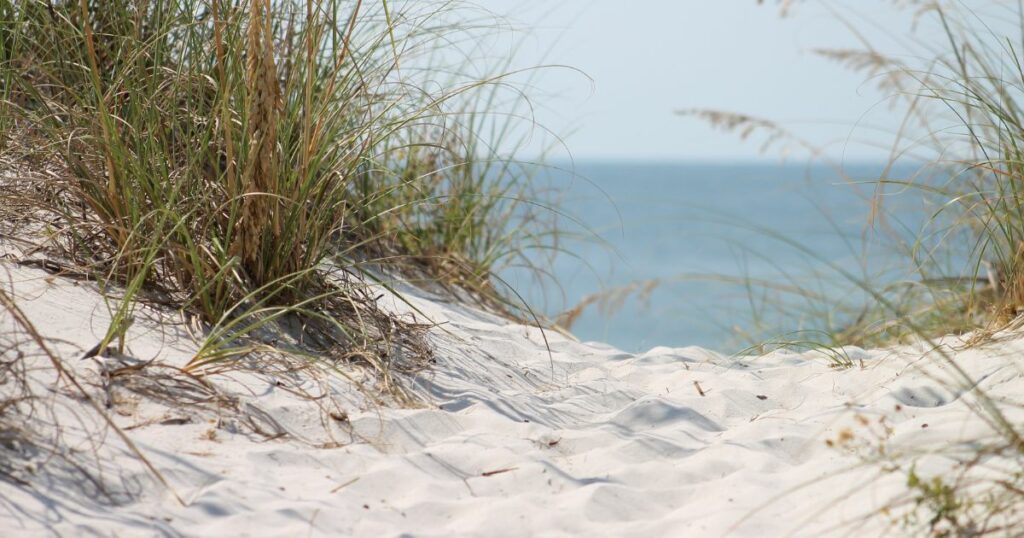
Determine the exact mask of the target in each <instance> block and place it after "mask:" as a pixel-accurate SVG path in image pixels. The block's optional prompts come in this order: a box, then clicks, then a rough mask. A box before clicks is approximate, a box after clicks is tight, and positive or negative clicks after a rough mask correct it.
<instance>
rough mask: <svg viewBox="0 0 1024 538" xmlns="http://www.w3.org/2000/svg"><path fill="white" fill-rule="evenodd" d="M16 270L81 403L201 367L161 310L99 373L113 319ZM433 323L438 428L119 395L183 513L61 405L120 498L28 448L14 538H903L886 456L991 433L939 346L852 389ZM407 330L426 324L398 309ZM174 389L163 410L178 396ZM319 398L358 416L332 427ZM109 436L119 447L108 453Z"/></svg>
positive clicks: (419, 412)
mask: <svg viewBox="0 0 1024 538" xmlns="http://www.w3.org/2000/svg"><path fill="white" fill-rule="evenodd" d="M4 269H6V270H7V271H8V272H9V273H10V278H8V279H6V280H5V286H6V287H7V288H10V289H13V290H14V292H15V294H16V295H17V298H18V301H19V304H20V305H21V307H22V308H23V309H24V310H25V312H26V313H27V314H28V316H29V318H30V319H31V320H32V321H33V322H34V323H35V324H36V325H37V326H38V328H39V329H40V331H41V332H42V333H44V335H45V336H47V337H49V338H50V339H51V342H52V345H53V346H54V348H55V349H57V350H58V351H59V352H60V353H61V354H62V356H63V357H65V358H66V359H67V363H68V364H69V365H71V366H72V367H73V368H74V370H75V371H76V372H77V374H78V375H79V376H80V377H81V378H82V379H83V380H89V381H91V382H94V383H98V384H100V385H102V383H100V381H101V380H102V372H103V371H104V369H105V370H106V371H107V372H108V375H109V372H110V371H111V370H112V369H113V368H116V367H122V366H126V365H132V364H138V363H139V361H147V360H150V359H154V358H156V359H159V361H161V362H164V363H167V364H172V365H175V364H176V365H181V364H183V363H184V362H185V361H187V360H188V358H189V357H190V356H191V354H192V353H193V352H194V349H195V344H194V343H193V340H192V339H191V337H189V336H188V335H187V331H186V330H185V327H184V326H175V325H174V320H175V319H176V318H175V317H174V316H173V315H172V314H171V313H167V312H159V311H153V312H142V313H140V315H139V316H137V321H136V323H135V325H134V326H133V329H132V333H131V339H130V341H129V349H128V351H129V353H127V356H126V357H121V358H108V359H103V360H102V361H93V360H85V361H81V360H77V358H74V357H77V356H78V355H80V354H81V352H82V351H84V350H85V349H88V348H89V347H91V346H92V345H93V344H95V342H96V341H97V340H98V338H99V336H100V335H101V334H102V330H103V329H105V327H106V325H105V324H104V322H105V320H106V319H108V313H107V309H106V307H105V306H104V303H103V301H102V299H101V298H100V296H99V295H98V294H97V293H96V292H95V290H94V289H93V288H92V287H91V285H90V284H87V283H78V284H76V283H72V282H69V281H65V280H62V279H59V278H57V279H54V278H52V277H50V275H48V274H47V273H45V272H43V271H37V270H31V269H24V268H17V267H14V266H4ZM407 291H408V290H407ZM413 302H414V304H415V306H416V308H418V309H419V310H420V311H421V312H422V313H425V314H426V315H428V316H429V317H430V318H431V319H432V320H433V321H435V322H443V325H441V326H440V327H439V328H436V329H434V330H432V332H431V337H430V338H431V340H432V343H433V344H434V346H435V359H436V364H435V365H433V366H432V368H431V369H430V370H429V371H427V372H425V373H423V374H422V375H421V376H419V377H418V378H417V379H416V380H415V381H414V382H413V384H414V385H415V387H416V390H417V391H418V392H419V393H420V394H422V395H424V397H425V399H426V402H428V403H427V404H425V405H424V406H422V407H421V408H414V409H396V408H389V407H379V406H375V405H372V404H371V403H370V402H368V401H367V398H366V397H365V396H364V395H361V394H360V393H359V392H358V391H357V390H355V389H354V388H353V386H352V385H351V384H350V383H349V382H347V381H345V380H344V379H343V378H342V377H340V376H337V375H311V374H310V372H298V373H295V372H288V371H286V370H285V369H284V368H282V369H281V370H280V371H277V372H270V373H265V374H260V375H258V374H254V373H247V372H245V371H240V372H233V373H224V374H218V375H214V376H211V377H210V378H209V381H210V382H211V383H212V385H211V386H210V387H206V386H203V385H201V384H192V385H190V384H189V383H187V382H185V381H180V380H179V381H177V382H176V383H179V384H181V386H179V387H177V388H176V389H175V390H178V392H177V394H179V395H180V394H182V393H188V394H194V396H195V398H194V402H193V405H189V406H186V407H182V406H180V405H174V404H171V403H168V402H163V401H161V400H160V398H159V391H158V390H157V389H156V388H152V387H151V388H150V389H148V392H147V391H146V390H143V389H145V387H142V388H141V389H139V391H142V392H146V393H148V394H151V397H147V398H142V397H138V396H132V394H133V393H131V392H130V391H127V390H125V389H124V387H120V388H117V387H115V389H116V390H114V392H113V394H112V395H111V396H110V397H111V399H112V400H114V401H113V402H112V408H111V410H112V413H111V414H112V416H113V417H115V419H116V421H117V423H118V424H119V425H120V426H121V427H122V428H125V429H126V430H127V433H128V434H129V435H130V437H131V439H133V440H134V442H135V443H137V444H138V446H139V447H140V449H141V450H142V451H143V453H144V454H145V455H146V456H147V457H148V458H149V459H150V461H151V462H152V463H153V464H154V465H155V466H156V467H157V468H158V469H159V470H160V471H161V473H162V474H163V475H164V476H165V477H166V479H167V480H168V482H169V484H170V486H171V489H173V491H174V492H176V493H177V494H178V495H179V496H180V497H181V499H182V501H183V502H184V505H183V504H181V503H179V502H178V501H176V500H175V498H174V495H173V494H172V493H171V492H170V491H169V490H168V489H167V488H165V487H164V486H162V485H160V484H159V483H158V482H157V481H156V480H155V479H154V478H153V477H152V475H151V474H150V473H148V472H147V471H146V469H145V468H144V467H143V466H142V465H141V464H140V463H139V461H138V460H137V458H135V457H134V456H133V455H132V454H131V452H130V451H129V450H128V449H127V448H126V447H125V446H124V444H123V443H121V442H120V441H119V440H118V439H117V438H116V436H114V435H112V434H110V433H109V431H108V430H105V429H104V428H103V426H102V424H101V423H100V421H99V420H98V419H97V418H96V417H95V416H93V415H91V414H90V413H88V412H86V411H85V410H84V406H83V405H82V403H81V402H80V401H78V400H76V399H75V398H74V397H73V396H72V395H71V394H70V393H68V392H67V391H62V392H60V393H59V394H52V393H50V394H47V396H46V397H47V398H49V401H50V402H51V403H53V404H54V405H53V406H51V407H52V411H51V412H49V413H47V412H39V413H38V414H37V415H34V417H33V421H34V423H35V424H36V426H37V427H38V428H40V429H41V431H42V434H41V435H43V436H44V437H45V435H47V432H51V433H52V431H51V430H48V429H47V428H46V425H47V424H51V423H57V424H59V425H60V427H61V428H62V430H63V432H64V433H63V435H64V436H65V440H66V441H67V442H68V444H69V445H70V446H72V447H75V448H76V449H77V450H79V451H80V453H75V454H69V455H67V456H68V458H66V459H67V460H68V461H77V462H79V465H86V466H88V467H89V469H90V470H92V471H94V474H96V475H97V476H101V477H102V480H103V482H102V484H103V489H105V490H106V493H101V492H100V489H98V487H97V484H96V483H93V482H90V481H88V480H84V479H83V478H82V477H83V475H82V474H81V473H80V472H78V471H76V470H75V469H74V467H73V466H72V465H71V464H70V463H62V461H63V460H61V459H60V458H53V457H51V456H49V455H47V454H46V453H45V452H44V451H38V450H37V451H35V452H33V449H32V448H31V447H24V446H21V447H13V448H12V447H7V448H6V449H5V450H6V451H8V452H11V451H12V450H20V451H21V452H22V454H21V455H20V456H18V457H19V458H20V457H23V456H24V457H25V459H24V460H21V459H18V460H15V459H12V460H10V461H15V462H16V463H15V464H14V467H15V470H14V476H16V477H18V478H19V479H21V480H24V481H25V482H27V483H29V484H31V485H19V484H18V483H17V482H15V481H13V480H4V481H3V482H0V491H2V495H0V498H2V500H0V529H5V531H4V533H3V534H5V535H9V536H36V535H49V534H61V535H69V536H78V535H82V536H91V535H96V536H113V535H117V536H135V535H140V536H146V535H167V536H177V535H184V536H339V535H356V536H438V537H440V536H562V535H589V536H723V535H727V536H776V535H787V534H791V535H797V536H820V535H832V534H834V535H850V536H864V535H876V534H884V533H886V532H888V533H891V534H895V535H899V534H900V527H899V526H898V524H897V525H895V526H894V525H893V524H892V522H891V520H892V519H893V518H895V517H897V516H898V514H897V513H896V512H892V513H891V514H890V516H888V517H886V516H884V515H881V512H880V510H881V509H882V508H883V507H884V506H886V505H887V504H888V503H890V502H891V501H892V500H893V499H894V498H895V497H898V496H899V495H901V494H902V493H903V492H904V491H905V490H906V486H905V484H906V478H907V477H906V474H905V472H893V473H881V472H880V470H879V466H877V465H873V464H870V462H867V461H866V460H867V459H870V458H871V457H872V454H874V453H875V451H877V450H878V447H879V446H880V445H881V444H884V446H885V450H886V453H887V454H906V455H912V454H923V453H925V452H927V451H928V450H929V449H931V448H935V447H939V446H947V447H948V446H950V444H951V443H956V442H958V441H960V440H969V439H975V438H978V437H980V436H984V435H987V434H988V433H989V432H988V426H987V425H986V424H985V423H984V422H983V421H980V420H978V419H977V418H976V416H975V415H973V414H972V413H971V412H970V411H969V405H971V404H972V403H973V402H974V401H975V396H976V389H975V390H967V388H966V387H959V388H958V386H956V385H950V384H947V383H942V382H940V380H941V379H952V378H951V377H950V376H949V373H948V372H947V371H946V369H945V368H943V367H942V366H941V361H939V360H937V359H936V358H935V356H934V353H933V354H931V355H930V354H928V353H926V346H923V345H922V346H905V347H900V348H893V349H888V350H861V349H855V348H846V349H844V350H842V352H843V354H844V355H843V356H844V357H846V358H848V359H849V360H851V361H852V363H853V366H852V367H851V368H846V369H836V368H834V367H833V366H832V364H831V361H830V359H829V355H828V354H826V353H823V352H811V353H791V352H786V351H778V352H774V353H771V354H769V355H767V356H763V357H756V358H755V357H746V358H731V357H726V356H722V355H719V354H717V353H714V352H711V351H708V350H704V349H700V348H693V347H691V348H680V349H669V348H661V347H659V348H654V349H652V350H650V351H648V352H646V353H641V354H629V353H624V352H622V351H619V350H617V349H614V348H612V347H609V346H607V345H603V344H594V343H579V342H575V341H572V340H571V339H569V338H566V337H564V336H561V335H559V334H556V333H553V332H550V331H549V332H547V334H546V337H547V340H548V342H549V345H550V350H549V349H548V347H546V346H545V343H544V338H543V335H542V333H541V332H540V331H539V330H538V329H536V328H530V327H525V326H521V325H516V324H511V323H508V322H506V321H504V320H501V319H499V318H496V317H493V316H491V315H489V314H486V313H482V312H479V311H476V310H473V309H470V308H467V307H464V306H459V305H453V304H449V303H447V302H445V301H442V300H439V299H437V298H432V297H430V296H429V295H428V294H426V293H423V292H415V293H414V294H413ZM394 308H395V309H398V310H401V309H409V308H410V307H409V306H407V305H404V304H403V303H401V302H398V301H394ZM0 320H2V322H3V325H2V329H0V332H2V333H4V334H8V333H10V331H9V329H10V326H11V324H10V321H9V319H8V318H5V317H0ZM3 338H12V339H13V338H15V337H13V336H4V337H3ZM944 344H945V345H947V346H950V348H951V349H953V348H958V346H959V342H958V341H956V340H953V339H948V340H946V341H944ZM19 346H20V347H19ZM16 348H24V349H26V350H27V349H28V344H27V343H26V342H24V339H23V338H20V337H19V338H17V339H15V340H12V343H10V344H9V345H8V346H6V347H5V348H4V349H6V350H12V351H5V352H4V353H5V355H6V354H8V353H14V351H13V350H14V349H16ZM1022 351H1024V340H1022V339H1018V338H1015V337H1013V335H1008V336H1005V337H1003V338H1000V339H998V340H997V341H996V342H995V343H993V344H990V345H988V346H985V347H982V348H974V349H970V350H959V351H954V354H955V356H956V358H957V360H958V363H959V364H960V365H961V367H963V368H965V369H966V370H967V371H968V372H969V373H970V374H971V376H972V377H973V378H974V379H975V380H976V382H977V387H978V388H981V389H982V390H984V391H986V392H987V393H988V394H989V395H990V396H993V397H996V398H1007V399H1009V398H1014V397H1016V398H1018V400H1019V395H1020V394H1022V393H1024V390H1021V389H1022V388H1024V380H1022V378H1021V368H1020V367H1019V365H1018V364H1016V363H1015V361H1014V360H1013V359H1014V356H1019V354H1020V353H1021V352H1022ZM29 362H30V363H31V364H32V365H34V366H35V369H34V370H33V371H32V372H31V374H30V378H31V380H32V382H33V385H34V387H35V390H36V392H37V393H44V394H45V393H46V388H45V387H46V386H47V385H48V384H52V381H53V378H54V373H53V371H52V369H50V368H48V367H47V366H46V363H45V361H43V360H42V358H41V357H38V356H35V355H33V356H32V357H30V358H29ZM167 375H168V380H165V381H163V386H164V387H165V388H166V387H168V386H171V385H172V381H169V380H173V379H179V378H176V377H175V376H173V375H171V373H170V371H168V374H167ZM179 377H180V376H179ZM129 381H131V382H132V383H136V384H140V383H145V381H144V380H142V379H138V378H129V379H128V381H123V382H124V383H127V382H129ZM6 386H9V384H8V385H6ZM133 386H135V387H136V388H139V385H133ZM182 391H185V392H182ZM188 391H191V392H188ZM303 392H305V393H307V394H321V395H323V396H324V398H321V399H320V400H318V402H320V403H324V402H326V401H331V402H336V404H331V405H326V404H325V405H316V404H314V403H311V402H310V401H309V400H308V399H307V398H305V397H303V396H301V394H300V393H303ZM97 395H98V397H102V396H103V394H102V390H100V389H97ZM218 402H220V403H218ZM332 405H333V407H332ZM1018 415H1019V413H1018ZM1017 418H1020V417H1017ZM97 431H100V432H104V431H106V432H107V435H106V436H105V437H103V439H102V440H100V439H97V438H96V436H95V432H97ZM90 432H92V433H91V434H90ZM90 436H91V438H90ZM101 441H102V444H101V445H98V443H100V442H101ZM827 441H832V445H833V446H829V445H828V444H827ZM93 454H95V455H96V456H94V455H93ZM14 456H15V455H14V454H6V455H4V456H3V457H4V458H13V457H14ZM18 462H21V463H18ZM82 462H85V463H82ZM997 463H998V462H993V465H995V464H997ZM950 466H951V461H949V460H948V459H946V458H945V457H938V456H935V457H922V458H920V460H919V462H918V469H919V470H921V472H922V473H924V472H926V471H927V472H942V471H944V470H947V469H948V468H950Z"/></svg>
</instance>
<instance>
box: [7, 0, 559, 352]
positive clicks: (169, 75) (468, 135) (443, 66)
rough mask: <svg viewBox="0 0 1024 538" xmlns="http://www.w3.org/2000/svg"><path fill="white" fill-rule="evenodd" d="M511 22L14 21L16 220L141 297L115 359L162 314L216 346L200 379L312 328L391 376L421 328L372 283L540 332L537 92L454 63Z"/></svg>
mask: <svg viewBox="0 0 1024 538" xmlns="http://www.w3.org/2000/svg"><path fill="white" fill-rule="evenodd" d="M467 13H468V14H467ZM454 14H458V17H461V18H459V19H458V20H461V21H463V23H461V24H456V23H455V22H453V21H455V20H456V19H455V18H453V15H454ZM472 17H476V18H475V19H473V18H472ZM465 20H478V21H481V22H478V23H473V24H469V23H465V22H464V21H465ZM490 20H491V19H488V18H487V16H486V14H484V15H481V14H480V13H479V12H475V11H473V10H472V9H468V8H467V7H466V6H464V5H460V4H458V3H452V2H437V3H434V2H423V3H401V4H398V3H394V2H389V1H387V0H377V1H371V0H367V1H341V0H325V1H312V0H309V1H300V0H284V1H273V2H272V1H270V0H251V1H242V0H213V1H196V0H173V1H170V2H155V1H152V2H150V1H143V2H139V1H127V0H115V1H113V2H96V1H93V0H73V1H72V0H68V1H63V2H48V1H39V0H31V1H28V2H11V1H5V2H0V43H2V44H3V46H2V47H0V77H2V80H3V85H2V92H3V94H2V96H0V97H2V99H0V144H2V155H3V159H4V162H5V164H6V165H7V166H8V167H9V168H10V169H12V170H14V171H16V172H15V174H16V175H17V176H18V183H19V185H20V188H17V189H15V188H14V187H13V185H5V193H4V199H5V201H7V204H6V205H7V207H11V208H14V207H17V211H18V213H20V215H13V214H9V215H6V217H9V218H10V219H11V220H18V219H23V218H24V217H22V216H26V217H27V218H28V220H30V221H32V222H30V223H23V224H24V226H25V229H33V230H34V231H35V232H37V233H38V235H39V236H40V239H41V240H40V241H39V243H38V245H37V247H36V248H33V249H32V251H33V252H47V253H49V254H50V255H52V256H60V257H62V258H64V259H67V260H69V262H70V263H72V264H73V265H75V266H76V267H78V268H79V269H80V270H81V271H83V272H86V273H88V274H91V275H93V276H94V277H95V278H96V279H98V280H100V281H101V282H103V283H109V284H112V285H116V286H119V287H120V288H121V291H119V293H118V299H117V300H114V301H112V309H113V311H114V316H113V319H114V321H113V323H112V324H111V326H110V328H109V330H108V331H107V333H106V336H105V337H104V339H103V341H102V342H100V344H99V351H100V352H102V351H103V350H104V349H106V348H107V347H109V346H111V345H117V346H121V347H123V337H124V334H125V332H126V330H127V328H128V327H129V326H130V324H131V320H132V316H133V311H134V309H135V308H136V307H137V305H138V304H139V300H154V298H157V299H158V300H159V301H162V302H166V303H170V304H174V305H176V306H178V307H179V308H181V309H183V310H185V311H187V312H189V313H191V314H192V315H195V316H196V317H197V318H199V319H200V320H201V321H202V322H203V323H205V324H206V325H207V326H208V327H211V328H213V330H212V331H211V332H210V334H211V338H210V340H208V342H207V345H206V346H204V347H203V351H202V353H201V354H200V355H197V356H196V357H195V358H194V359H193V362H192V364H191V365H190V367H193V368H198V367H201V366H204V365H208V364H211V363H215V362H219V361H222V360H225V359H227V358H230V357H233V356H238V355H239V354H241V353H244V352H245V350H248V349H251V346H246V345H236V344H237V342H238V341H239V340H240V339H244V338H246V337H248V336H251V335H252V334H253V333H254V332H255V331H257V330H258V329H261V328H266V327H267V326H268V324H273V323H276V322H278V321H279V320H281V319H282V318H293V317H298V318H301V319H303V320H305V322H308V323H311V324H314V325H316V326H319V327H321V328H322V329H323V332H324V333H325V334H330V335H332V336H331V337H330V338H329V339H328V340H329V342H321V344H325V345H328V346H337V347H340V348H343V349H344V350H345V352H344V354H345V355H346V356H353V357H355V356H358V357H372V359H370V362H372V363H373V364H375V365H376V366H375V368H377V369H378V370H381V371H383V370H384V368H383V366H382V365H384V364H386V363H387V361H386V360H385V359H384V357H386V356H387V355H388V354H389V353H390V352H391V348H392V347H393V346H394V345H397V344H396V341H397V339H396V338H394V337H393V336H392V332H393V331H392V329H391V327H392V326H393V324H394V323H396V322H397V323H399V325H401V322H400V320H395V319H392V316H390V315H389V314H386V313H384V312H383V311H382V310H381V309H379V308H378V307H377V306H376V304H375V294H374V293H372V292H370V291H368V287H367V286H366V285H365V282H367V281H376V282H378V283H386V281H387V280H388V278H389V276H388V275H398V274H401V275H403V276H404V277H405V278H407V279H413V280H418V281H421V282H429V283H431V285H440V286H443V287H445V288H446V289H447V290H449V291H450V292H452V293H456V294H459V295H460V297H461V298H462V299H464V300H470V301H476V302H479V303H481V304H484V305H488V306H490V307H492V308H494V309H495V310H499V311H501V312H502V313H504V314H506V315H509V316H513V317H525V316H526V314H525V313H526V312H527V310H526V309H525V308H524V307H523V305H522V304H521V303H520V302H519V301H518V300H517V299H516V297H515V295H514V293H511V292H510V291H509V290H508V289H507V288H506V287H503V286H501V284H500V282H499V281H498V279H497V277H496V274H497V272H498V271H499V270H500V268H501V267H503V265H505V264H509V263H518V262H522V261H523V260H530V259H531V257H529V256H527V255H525V252H527V251H528V250H530V249H534V248H537V249H544V248H547V246H548V245H549V244H550V243H551V242H552V241H553V239H554V234H555V232H554V231H553V230H554V226H553V225H552V222H551V220H552V219H551V216H552V215H553V213H549V212H546V211H545V209H544V208H545V207H546V206H545V204H544V203H542V202H541V196H542V194H541V193H540V192H538V191H535V190H534V189H533V186H532V184H531V183H530V181H529V177H528V172H527V170H528V167H526V166H522V165H517V164H516V162H517V161H516V160H515V158H514V152H515V149H516V141H515V137H517V136H523V135H522V134H521V132H520V131H515V130H514V128H513V127H512V126H513V125H514V124H515V122H516V121H517V120H519V119H523V120H526V121H529V118H528V111H524V108H526V106H525V105H524V100H525V98H524V97H523V92H522V91H521V90H519V89H517V88H516V86H515V81H514V80H513V79H515V77H516V76H517V75H520V74H521V73H507V72H502V71H501V70H500V68H501V67H503V66H502V65H501V64H498V65H494V66H479V65H472V60H471V59H466V58H461V57H459V55H458V54H454V53H451V51H452V50H454V49H457V43H458V42H459V41H460V40H463V41H466V40H469V37H470V36H472V35H474V34H473V33H472V32H474V31H477V32H487V31H489V30H490V29H491V27H489V26H488V22H487V21H490ZM490 24H493V22H491V23H490ZM471 68H472V69H471ZM470 72H472V73H473V75H470V74H468V73H470ZM481 73H483V75H481ZM510 103H511V104H510ZM8 183H12V184H13V183H15V182H13V181H12V182H8ZM12 213H13V212H12ZM15 217H17V219H15ZM327 266H330V267H331V270H327V269H325V267H327ZM337 269H340V271H338V270H337ZM366 273H372V278H361V279H352V278H346V277H345V274H348V275H352V274H356V275H361V276H366ZM385 285H386V284H385ZM400 332H401V331H400ZM407 332H408V333H409V334H411V335H414V334H416V331H415V330H413V329H412V328H409V330H408V331H407ZM416 347H417V346H413V348H416Z"/></svg>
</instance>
